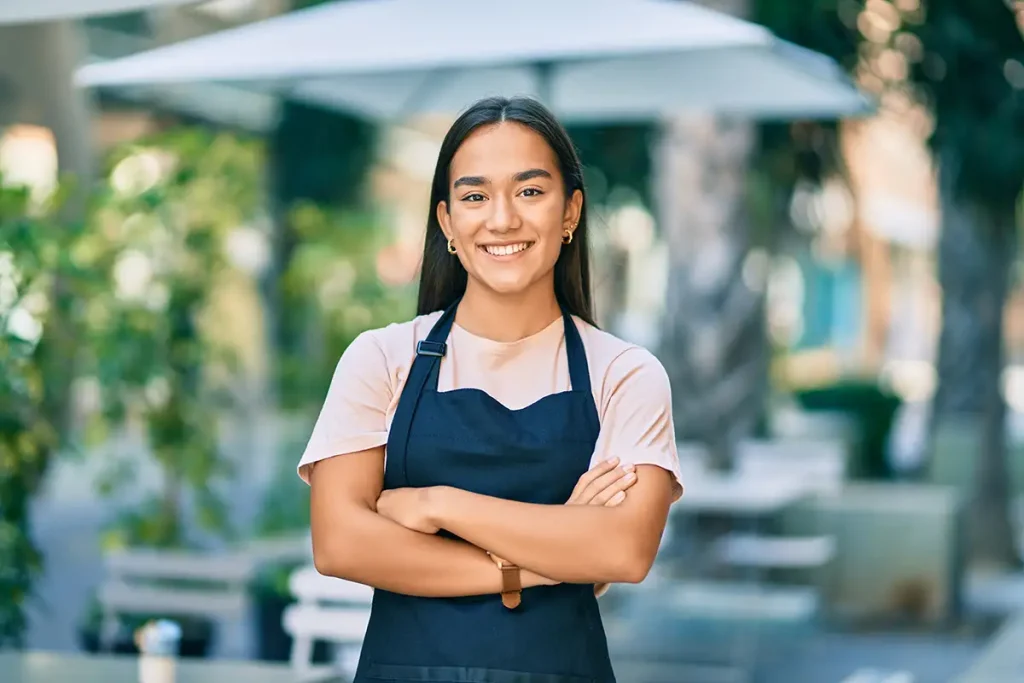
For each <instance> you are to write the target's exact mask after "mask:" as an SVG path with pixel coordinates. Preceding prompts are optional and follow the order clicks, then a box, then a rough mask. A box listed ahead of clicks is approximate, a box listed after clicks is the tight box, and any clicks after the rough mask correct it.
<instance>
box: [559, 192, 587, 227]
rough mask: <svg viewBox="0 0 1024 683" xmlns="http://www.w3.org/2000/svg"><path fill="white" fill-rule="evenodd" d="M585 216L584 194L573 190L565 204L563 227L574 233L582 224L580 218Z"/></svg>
mask: <svg viewBox="0 0 1024 683" xmlns="http://www.w3.org/2000/svg"><path fill="white" fill-rule="evenodd" d="M581 215H583V192H581V191H580V190H573V193H572V196H571V197H569V201H567V202H566V203H565V215H564V216H563V227H564V229H565V230H569V231H573V230H575V229H576V227H577V226H578V225H579V223H580V216H581Z"/></svg>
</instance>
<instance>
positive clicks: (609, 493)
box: [588, 472, 636, 505]
mask: <svg viewBox="0 0 1024 683" xmlns="http://www.w3.org/2000/svg"><path fill="white" fill-rule="evenodd" d="M635 483H636V472H627V473H626V474H625V475H623V476H622V477H620V478H619V479H617V480H616V481H614V482H612V483H610V484H608V485H607V486H605V487H604V488H603V489H601V490H600V491H598V492H597V493H596V494H595V495H594V497H593V498H592V499H591V500H590V502H589V503H588V505H604V504H606V503H607V502H608V501H610V500H611V499H612V497H613V496H615V495H616V494H618V493H622V494H623V495H625V492H626V489H628V488H629V487H630V486H632V485H633V484H635Z"/></svg>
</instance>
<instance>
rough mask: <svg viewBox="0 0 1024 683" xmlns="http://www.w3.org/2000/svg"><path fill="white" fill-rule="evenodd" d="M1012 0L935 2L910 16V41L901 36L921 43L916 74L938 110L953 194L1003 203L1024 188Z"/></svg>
mask: <svg viewBox="0 0 1024 683" xmlns="http://www.w3.org/2000/svg"><path fill="white" fill-rule="evenodd" d="M1011 4H1012V3H1010V2H1006V1H1003V2H1000V1H999V0H990V1H988V2H964V1H963V0H928V1H927V2H926V3H924V11H923V12H921V11H917V12H913V13H909V14H904V15H903V20H904V31H905V36H909V37H910V38H908V37H903V38H902V39H901V37H900V34H899V33H897V34H895V35H894V37H893V42H894V44H899V43H900V41H901V40H902V42H904V43H908V42H909V44H911V45H915V47H914V48H913V50H912V51H911V53H910V55H909V57H910V59H909V61H910V64H911V68H910V78H911V80H912V82H913V84H914V85H915V86H916V89H917V91H918V94H919V95H920V96H921V97H922V99H923V100H924V102H925V103H927V104H928V105H929V107H930V108H931V109H932V111H933V112H934V116H935V126H934V132H933V134H932V136H931V140H930V142H931V145H932V148H933V149H934V150H935V151H936V154H937V157H938V158H941V159H943V163H944V164H945V165H946V167H945V169H944V170H945V171H946V172H952V173H954V179H953V182H952V189H953V191H954V192H955V193H957V194H958V195H960V196H961V197H967V198H971V199H974V200H976V201H979V202H980V203H983V204H985V203H989V204H995V205H1000V206H1006V205H1007V204H1008V203H1012V202H1013V201H1014V200H1015V199H1016V198H1017V197H1018V196H1019V194H1020V192H1021V189H1022V186H1024V38H1022V36H1021V29H1020V26H1019V24H1018V22H1017V21H1016V20H1015V16H1014V10H1013V9H1012V8H1011ZM1016 11H1017V12H1021V11H1022V10H1021V9H1019V8H1018V9H1017V10H1016ZM913 38H916V39H917V42H916V43H915V42H913Z"/></svg>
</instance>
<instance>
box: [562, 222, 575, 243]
mask: <svg viewBox="0 0 1024 683" xmlns="http://www.w3.org/2000/svg"><path fill="white" fill-rule="evenodd" d="M575 231H576V226H575V225H574V226H572V230H566V231H565V233H564V234H563V235H562V244H572V235H573V233H574V232H575Z"/></svg>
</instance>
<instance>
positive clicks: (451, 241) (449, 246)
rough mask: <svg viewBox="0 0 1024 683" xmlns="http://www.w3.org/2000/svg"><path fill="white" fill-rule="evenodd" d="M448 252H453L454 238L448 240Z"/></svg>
mask: <svg viewBox="0 0 1024 683" xmlns="http://www.w3.org/2000/svg"><path fill="white" fill-rule="evenodd" d="M448 253H449V254H454V253H455V240H448Z"/></svg>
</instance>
